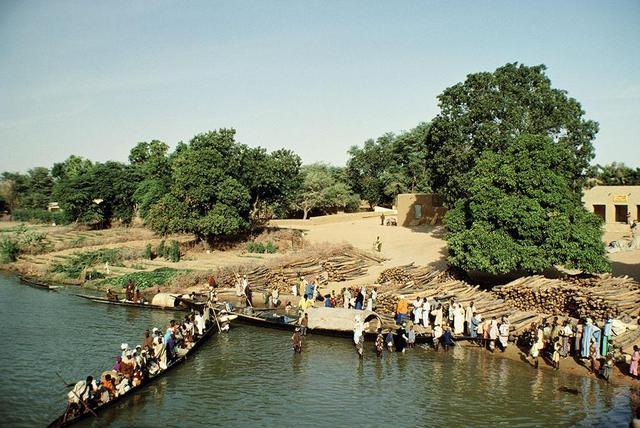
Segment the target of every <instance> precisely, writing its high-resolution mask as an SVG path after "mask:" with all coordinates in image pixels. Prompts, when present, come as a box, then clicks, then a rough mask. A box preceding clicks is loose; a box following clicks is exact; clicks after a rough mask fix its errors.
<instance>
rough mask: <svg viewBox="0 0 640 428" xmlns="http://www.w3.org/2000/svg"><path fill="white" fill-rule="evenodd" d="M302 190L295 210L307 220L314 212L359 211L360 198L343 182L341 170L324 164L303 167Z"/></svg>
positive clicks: (296, 201) (295, 203) (295, 204)
mask: <svg viewBox="0 0 640 428" xmlns="http://www.w3.org/2000/svg"><path fill="white" fill-rule="evenodd" d="M302 176H303V177H304V179H303V182H302V188H301V189H300V192H299V193H298V195H297V198H296V200H295V201H294V204H293V206H294V208H296V209H298V210H300V211H302V218H303V220H306V219H307V218H308V216H309V213H310V212H311V211H312V210H315V211H320V212H323V213H333V212H336V211H338V210H347V209H357V207H358V205H359V203H360V197H359V196H358V195H357V194H355V193H354V192H353V191H352V190H351V188H350V187H349V186H348V185H347V183H345V181H344V180H343V178H344V172H343V171H342V169H341V168H337V167H333V166H330V165H327V164H324V163H315V164H311V165H305V166H304V167H302Z"/></svg>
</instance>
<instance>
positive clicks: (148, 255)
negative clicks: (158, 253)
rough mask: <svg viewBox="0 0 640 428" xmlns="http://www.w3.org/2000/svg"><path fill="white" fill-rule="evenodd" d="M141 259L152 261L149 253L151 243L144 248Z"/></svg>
mask: <svg viewBox="0 0 640 428" xmlns="http://www.w3.org/2000/svg"><path fill="white" fill-rule="evenodd" d="M142 257H144V258H145V259H147V260H152V259H153V252H152V251H151V243H149V244H147V246H146V247H144V252H143V253H142Z"/></svg>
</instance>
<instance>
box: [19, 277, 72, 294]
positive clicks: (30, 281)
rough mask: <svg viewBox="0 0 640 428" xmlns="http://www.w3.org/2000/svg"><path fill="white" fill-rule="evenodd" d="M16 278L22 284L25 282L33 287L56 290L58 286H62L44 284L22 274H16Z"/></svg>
mask: <svg viewBox="0 0 640 428" xmlns="http://www.w3.org/2000/svg"><path fill="white" fill-rule="evenodd" d="M18 279H19V280H20V282H21V283H23V284H26V285H28V286H30V287H33V288H40V289H42V290H49V291H56V290H57V289H58V288H62V286H60V285H51V284H46V283H44V282H39V281H36V280H35V279H31V278H27V277H25V276H22V275H20V276H18Z"/></svg>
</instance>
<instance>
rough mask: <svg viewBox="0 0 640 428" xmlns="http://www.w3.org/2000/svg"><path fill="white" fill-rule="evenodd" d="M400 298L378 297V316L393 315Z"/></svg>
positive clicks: (389, 295) (390, 295)
mask: <svg viewBox="0 0 640 428" xmlns="http://www.w3.org/2000/svg"><path fill="white" fill-rule="evenodd" d="M398 300H400V298H399V297H398V296H396V295H394V294H382V295H378V299H377V302H376V312H377V313H379V314H386V315H394V314H395V313H396V307H397V306H398Z"/></svg>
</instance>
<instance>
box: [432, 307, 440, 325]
mask: <svg viewBox="0 0 640 428" xmlns="http://www.w3.org/2000/svg"><path fill="white" fill-rule="evenodd" d="M431 315H432V316H433V317H434V318H435V319H434V320H433V325H434V326H441V327H442V307H441V306H440V305H438V307H436V308H435V309H434V310H433V311H431Z"/></svg>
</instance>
